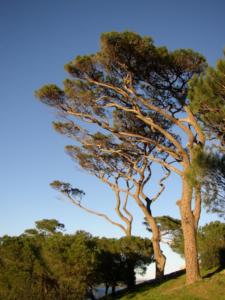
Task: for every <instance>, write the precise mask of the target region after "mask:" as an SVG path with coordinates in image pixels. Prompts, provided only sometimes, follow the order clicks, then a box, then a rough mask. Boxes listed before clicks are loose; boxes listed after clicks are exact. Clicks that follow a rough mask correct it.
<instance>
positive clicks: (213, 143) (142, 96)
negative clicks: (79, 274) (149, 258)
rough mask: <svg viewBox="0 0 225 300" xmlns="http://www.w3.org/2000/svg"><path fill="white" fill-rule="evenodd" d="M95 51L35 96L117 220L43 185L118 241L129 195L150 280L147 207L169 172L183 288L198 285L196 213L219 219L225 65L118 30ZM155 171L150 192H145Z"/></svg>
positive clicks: (72, 193) (161, 261)
mask: <svg viewBox="0 0 225 300" xmlns="http://www.w3.org/2000/svg"><path fill="white" fill-rule="evenodd" d="M100 45H101V46H100V50H99V52H96V53H95V54H92V55H86V56H77V57H76V58H75V59H74V60H73V61H71V62H70V63H68V64H67V65H66V66H65V69H66V71H67V72H68V73H69V75H70V78H69V79H66V80H65V81H64V82H63V87H62V88H60V87H58V86H56V85H54V84H49V85H46V86H44V87H42V88H40V89H39V90H38V91H37V92H36V96H37V97H38V98H39V99H40V100H41V101H42V102H44V103H45V104H47V105H49V106H51V107H53V108H54V109H55V110H56V111H57V112H58V113H59V114H60V116H61V117H62V120H61V121H60V122H54V123H53V125H54V128H55V130H56V131H57V132H59V133H61V134H64V135H67V136H69V137H70V138H72V139H73V140H75V143H74V144H73V145H68V146H66V152H67V153H68V154H69V155H70V156H71V158H72V159H73V160H74V161H75V163H76V164H77V165H79V166H80V167H81V168H82V169H84V170H86V171H87V172H89V173H91V174H92V175H94V176H96V177H97V178H99V180H101V181H102V182H103V183H105V184H107V185H108V186H109V187H110V188H111V189H112V190H113V192H114V194H115V210H116V212H117V214H118V216H119V218H120V220H121V222H120V223H119V222H116V221H114V220H113V219H111V218H110V217H108V216H107V215H106V214H104V212H99V211H96V210H93V209H90V208H89V207H86V206H84V205H83V203H82V197H83V196H84V191H82V190H80V189H79V188H77V187H74V186H73V185H72V184H70V183H67V182H61V181H58V180H55V181H54V182H53V183H52V184H51V185H52V187H54V188H56V189H57V190H59V191H60V192H61V193H62V194H63V195H65V196H66V197H68V198H69V199H70V201H71V202H72V203H73V204H75V205H76V206H78V207H79V208H80V209H83V210H85V211H87V212H89V213H91V214H95V215H97V216H99V217H102V218H104V219H106V220H107V221H109V222H110V223H111V224H113V225H115V226H117V227H119V228H120V229H121V230H122V231H123V232H124V234H125V235H126V236H128V237H130V236H132V222H133V214H132V213H131V212H130V211H129V209H128V207H129V205H128V203H129V199H130V198H133V199H134V200H135V201H136V203H137V205H138V207H139V208H140V209H141V211H142V212H143V216H144V218H145V221H146V222H147V224H148V226H149V228H150V230H151V241H152V247H153V252H154V260H155V262H156V264H155V265H156V278H158V279H160V278H162V277H163V275H164V269H165V263H166V257H165V256H164V254H163V253H162V250H161V245H160V242H161V239H162V234H161V232H160V226H159V224H158V222H157V216H154V212H153V207H152V203H156V204H157V200H158V199H159V197H160V196H161V194H162V193H163V191H164V189H165V187H166V185H165V183H166V180H167V178H168V177H169V176H170V174H176V176H177V178H178V179H179V181H180V185H181V188H182V193H181V196H180V198H179V199H176V200H177V201H176V203H177V206H178V208H179V212H180V221H181V230H182V238H183V251H184V258H185V263H186V282H187V284H190V283H193V282H195V281H197V280H199V279H200V278H201V277H200V271H199V255H198V245H197V232H198V224H199V219H200V216H201V208H202V206H203V205H205V207H206V208H207V210H208V211H212V212H217V213H219V214H220V215H223V214H224V190H225V189H224V186H225V173H224V170H225V168H224V163H225V159H224V136H225V135H224V128H225V127H224V124H225V121H224V120H225V88H224V86H225V83H224V82H225V79H224V78H225V76H224V74H225V61H224V59H221V60H219V61H218V64H217V66H216V67H215V68H214V69H213V68H211V67H209V66H208V65H207V62H206V59H205V58H204V57H203V56H202V55H201V54H199V53H197V52H195V51H193V50H190V49H178V50H174V51H169V50H168V49H167V48H166V47H157V46H156V45H155V44H154V42H153V40H152V39H151V38H150V37H146V36H144V37H142V36H140V35H138V34H136V33H133V32H128V31H125V32H121V33H119V32H109V33H104V34H102V36H101V39H100ZM87 124H88V125H90V124H91V126H87ZM90 127H91V129H90ZM155 166H157V168H158V172H157V174H158V175H159V189H158V192H157V193H156V194H155V195H152V194H151V189H150V183H151V178H152V172H153V169H155ZM150 195H151V196H150Z"/></svg>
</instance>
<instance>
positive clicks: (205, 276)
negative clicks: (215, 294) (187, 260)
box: [202, 266, 225, 279]
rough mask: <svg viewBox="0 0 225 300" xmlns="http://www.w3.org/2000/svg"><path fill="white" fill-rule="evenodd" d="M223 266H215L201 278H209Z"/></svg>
mask: <svg viewBox="0 0 225 300" xmlns="http://www.w3.org/2000/svg"><path fill="white" fill-rule="evenodd" d="M224 267H225V266H220V267H218V268H216V269H215V270H213V271H212V272H209V273H207V274H206V275H204V276H203V277H202V278H203V279H204V278H210V277H212V276H213V275H215V274H216V273H219V272H220V271H222V270H223V269H224Z"/></svg>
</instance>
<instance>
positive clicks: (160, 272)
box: [146, 215, 166, 280]
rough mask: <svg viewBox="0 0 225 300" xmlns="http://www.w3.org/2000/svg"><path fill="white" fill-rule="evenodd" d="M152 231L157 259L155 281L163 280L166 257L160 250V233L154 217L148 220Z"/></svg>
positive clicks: (149, 217)
mask: <svg viewBox="0 0 225 300" xmlns="http://www.w3.org/2000/svg"><path fill="white" fill-rule="evenodd" d="M146 219H147V221H148V223H149V225H150V228H151V230H152V246H153V251H154V258H155V279H157V280H161V279H162V278H163V276H164V270H165V264H166V257H165V255H164V254H163V252H162V250H161V248H160V231H159V228H158V225H157V223H156V221H155V219H154V217H152V216H150V215H148V217H147V218H146Z"/></svg>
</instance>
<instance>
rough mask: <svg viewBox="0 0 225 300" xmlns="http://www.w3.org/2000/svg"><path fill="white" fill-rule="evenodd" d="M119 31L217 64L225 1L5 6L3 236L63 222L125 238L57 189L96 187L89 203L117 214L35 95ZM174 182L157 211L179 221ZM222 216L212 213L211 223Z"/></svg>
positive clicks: (0, 171)
mask: <svg viewBox="0 0 225 300" xmlns="http://www.w3.org/2000/svg"><path fill="white" fill-rule="evenodd" d="M112 30H114V31H123V30H132V31H135V32H138V33H140V34H143V35H149V36H152V37H153V39H154V40H155V43H156V45H166V46H167V47H168V48H169V49H171V50H172V49H175V48H193V49H194V50H196V51H199V52H201V53H202V54H203V55H205V56H206V58H207V60H208V62H209V64H211V65H214V64H215V62H216V60H217V59H218V58H220V57H221V56H222V50H223V48H224V46H225V1H223V0H214V1H211V0H204V1H203V0H202V1H201V0H189V1H184V0H179V1H178V0H170V1H169V0H168V1H167V0H164V1H162V0H161V1H160V0H158V1H156V0H155V1H153V0H146V1H145V0H138V1H135V0H114V1H109V0H93V1H92V0H89V1H87V0H64V1H63V0H61V1H60V0H38V1H35V0H10V1H9V0H0V62H1V63H0V87H1V94H0V101H1V118H0V126H1V127H0V128H1V140H0V141H1V147H0V201H1V202H0V203H1V204H0V235H3V234H10V235H12V234H20V233H22V232H23V231H24V229H26V228H30V227H33V226H34V221H36V220H39V219H43V218H56V219H58V220H59V221H60V222H62V223H64V224H65V225H66V228H67V229H68V231H69V232H74V231H76V230H78V229H83V230H86V231H88V232H91V233H92V234H95V235H106V236H121V235H122V233H121V232H120V231H119V230H118V229H117V228H115V227H113V226H111V225H110V224H107V223H106V222H105V221H104V220H100V219H99V218H97V217H94V216H90V215H87V214H85V213H83V212H81V211H79V209H77V208H76V207H73V206H72V205H71V204H69V203H67V202H66V201H64V200H62V199H60V198H59V195H58V194H57V192H55V191H54V190H52V189H51V188H50V186H49V183H50V182H51V181H53V180H54V179H59V180H64V181H69V182H71V183H73V184H74V185H75V186H77V187H79V188H81V189H83V190H85V191H86V194H87V196H86V197H85V200H84V201H85V202H84V203H87V204H89V205H90V206H92V207H94V206H95V207H97V208H102V210H104V211H105V212H108V213H111V210H112V206H110V204H113V195H112V194H111V192H110V190H108V188H107V187H105V186H103V185H102V184H100V183H99V182H98V180H97V179H95V178H92V177H91V176H88V175H86V174H85V173H84V172H81V171H79V170H78V169H77V168H76V167H75V166H74V164H73V163H72V162H71V160H70V158H69V157H67V156H66V154H65V153H64V146H65V145H66V144H67V143H70V142H69V141H68V140H67V139H66V138H63V137H62V136H59V135H57V133H55V132H54V131H53V129H52V127H51V121H53V120H54V117H55V116H54V113H53V112H52V111H51V110H49V109H48V108H47V107H46V106H44V105H43V104H41V103H39V102H38V101H37V100H36V99H35V97H34V91H35V90H36V89H38V88H39V87H41V86H42V85H43V84H46V83H57V84H59V85H60V84H61V82H62V80H63V79H65V77H66V73H65V72H64V69H63V66H64V64H65V63H67V62H68V61H70V60H71V59H73V58H74V57H75V56H76V55H78V54H81V55H82V54H90V53H92V52H95V51H97V50H98V47H99V36H100V34H101V33H102V32H107V31H112ZM169 183H170V184H169V185H168V189H167V191H166V193H165V194H164V195H163V197H162V199H161V200H160V203H159V206H158V207H155V210H154V211H155V214H171V215H173V216H177V215H178V209H177V207H176V206H175V201H176V200H177V199H178V198H179V192H180V188H179V182H178V180H177V178H176V177H172V178H171V179H170V181H169ZM93 203H94V204H93ZM131 208H132V209H133V211H134V213H135V215H136V216H137V222H136V223H135V228H134V233H135V234H141V235H146V232H145V229H144V227H143V226H142V225H141V221H142V215H141V213H139V210H138V209H137V207H136V206H134V205H131ZM212 218H213V217H212V216H206V215H205V214H203V217H202V220H201V222H202V223H201V224H203V223H205V222H206V221H209V220H211V219H212ZM165 251H166V252H167V250H165ZM174 257H175V256H174ZM171 261H172V262H173V263H174V264H176V265H179V263H180V261H179V260H178V258H177V257H175V258H174V260H171Z"/></svg>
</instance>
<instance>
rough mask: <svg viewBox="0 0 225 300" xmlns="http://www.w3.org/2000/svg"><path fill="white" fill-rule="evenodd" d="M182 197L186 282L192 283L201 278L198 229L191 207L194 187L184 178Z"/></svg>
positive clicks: (181, 210)
mask: <svg viewBox="0 0 225 300" xmlns="http://www.w3.org/2000/svg"><path fill="white" fill-rule="evenodd" d="M182 183H183V191H182V199H181V201H179V202H178V205H179V208H180V214H181V224H182V229H183V236H184V255H185V263H186V283H187V284H191V283H194V282H196V281H197V280H199V279H200V278H201V277H200V272H199V262H198V251H197V229H196V227H195V218H194V215H193V212H192V208H191V202H192V192H193V191H192V187H191V186H190V184H189V183H188V182H187V180H186V179H185V178H184V179H183V182H182Z"/></svg>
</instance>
